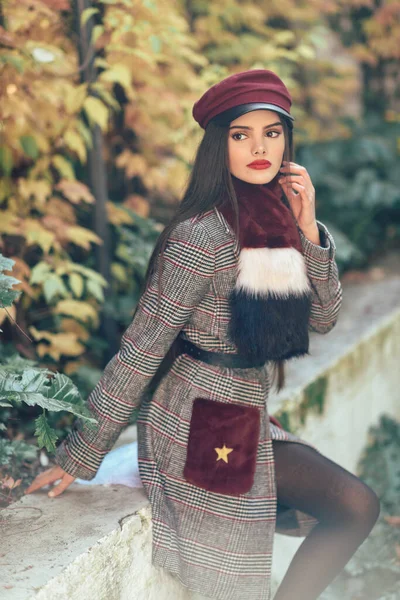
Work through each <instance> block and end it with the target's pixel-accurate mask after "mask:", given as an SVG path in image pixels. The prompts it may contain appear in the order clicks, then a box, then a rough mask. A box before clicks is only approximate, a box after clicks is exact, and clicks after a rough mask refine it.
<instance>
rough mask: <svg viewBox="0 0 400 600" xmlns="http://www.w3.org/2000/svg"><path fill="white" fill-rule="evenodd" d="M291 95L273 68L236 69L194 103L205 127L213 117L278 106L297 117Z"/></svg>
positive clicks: (196, 115)
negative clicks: (292, 111)
mask: <svg viewBox="0 0 400 600" xmlns="http://www.w3.org/2000/svg"><path fill="white" fill-rule="evenodd" d="M291 104H292V98H291V96H290V94H289V91H288V89H287V87H286V86H285V84H284V83H283V81H282V80H281V79H280V78H279V77H278V76H277V75H275V73H273V72H272V71H268V70H267V69H254V70H250V71H243V72H242V73H234V74H233V75H230V76H229V77H226V78H225V79H223V80H222V81H220V82H219V83H216V84H215V85H213V86H211V87H210V88H209V89H208V90H207V91H206V92H205V93H204V94H203V95H202V96H201V98H200V99H199V100H197V102H195V104H194V105H193V111H192V114H193V118H194V119H195V121H197V123H198V124H199V125H200V127H202V128H203V129H205V128H206V127H207V125H208V123H209V122H210V121H211V119H213V118H214V117H217V115H218V120H219V121H220V122H222V120H224V121H225V122H228V123H229V122H231V121H233V120H234V119H237V118H238V117H240V115H243V114H245V113H247V112H250V111H252V110H260V109H264V110H275V111H276V112H278V113H281V114H283V115H286V117H288V118H289V119H291V120H292V121H294V117H292V115H291V114H290V107H291Z"/></svg>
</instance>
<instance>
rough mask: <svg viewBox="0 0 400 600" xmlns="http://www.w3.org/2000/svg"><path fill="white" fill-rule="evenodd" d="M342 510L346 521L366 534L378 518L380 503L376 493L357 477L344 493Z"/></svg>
mask: <svg viewBox="0 0 400 600" xmlns="http://www.w3.org/2000/svg"><path fill="white" fill-rule="evenodd" d="M344 510H345V513H346V517H347V518H346V521H347V522H348V523H349V524H350V525H351V526H353V527H355V528H357V529H360V530H363V531H364V532H365V533H366V535H368V533H369V532H370V531H371V529H372V528H373V526H374V525H375V523H376V522H377V520H378V517H379V515H380V511H381V503H380V500H379V498H378V496H377V495H376V493H375V492H374V491H373V490H372V489H371V488H370V487H369V486H368V485H366V484H365V483H364V482H362V481H361V480H360V479H359V480H358V481H357V482H356V483H354V484H353V485H352V486H351V488H350V489H349V492H348V494H345V498H344Z"/></svg>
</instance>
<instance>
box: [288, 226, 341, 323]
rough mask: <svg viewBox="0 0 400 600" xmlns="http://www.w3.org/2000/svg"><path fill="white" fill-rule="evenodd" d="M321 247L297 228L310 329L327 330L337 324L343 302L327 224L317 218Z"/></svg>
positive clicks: (333, 249) (333, 248) (332, 244)
mask: <svg viewBox="0 0 400 600" xmlns="http://www.w3.org/2000/svg"><path fill="white" fill-rule="evenodd" d="M317 225H318V230H319V234H320V238H321V246H318V245H317V244H314V243H313V242H311V241H310V240H309V239H308V238H306V236H305V235H304V233H303V232H302V230H301V229H300V228H298V229H299V233H300V238H301V243H302V246H303V252H304V260H305V263H306V267H307V273H308V277H309V280H310V283H311V288H312V305H311V314H310V321H309V330H310V331H314V332H316V333H328V332H329V331H330V330H331V329H332V328H333V327H334V325H335V324H336V321H337V319H338V316H339V311H340V307H341V305H342V286H341V283H340V280H339V275H338V267H337V264H336V260H335V254H336V246H335V242H334V240H333V237H332V235H331V234H330V233H329V231H328V229H327V228H326V226H325V225H324V224H323V223H321V222H320V221H317Z"/></svg>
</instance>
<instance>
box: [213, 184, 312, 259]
mask: <svg viewBox="0 0 400 600" xmlns="http://www.w3.org/2000/svg"><path fill="white" fill-rule="evenodd" d="M278 177H279V174H278V175H276V176H275V177H274V179H272V181H271V182H270V183H267V184H264V185H259V184H253V183H248V182H246V181H242V180H241V179H238V178H237V177H235V176H234V175H232V183H233V186H234V188H235V192H236V196H237V198H238V203H239V244H240V247H241V248H296V250H298V251H299V252H301V253H302V252H303V250H302V245H301V240H300V234H299V232H298V229H297V225H296V222H295V219H294V217H293V214H292V212H291V210H290V209H289V208H288V207H287V206H286V205H285V204H284V203H283V201H282V199H281V198H282V191H281V187H280V185H279V183H278V182H277V179H278ZM218 210H219V211H220V212H221V213H222V214H223V215H224V217H225V218H226V220H227V221H228V223H229V225H230V226H231V227H232V229H233V230H234V214H233V210H232V208H231V206H230V203H229V201H228V198H227V197H226V198H225V199H224V202H223V204H222V205H221V207H219V209H218Z"/></svg>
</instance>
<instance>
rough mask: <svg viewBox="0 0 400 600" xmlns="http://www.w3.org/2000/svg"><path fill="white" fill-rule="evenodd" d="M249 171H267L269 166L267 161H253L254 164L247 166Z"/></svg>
mask: <svg viewBox="0 0 400 600" xmlns="http://www.w3.org/2000/svg"><path fill="white" fill-rule="evenodd" d="M247 166H248V167H250V169H268V167H270V166H271V163H270V162H269V160H255V161H254V162H252V163H250V164H249V165H247Z"/></svg>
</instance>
